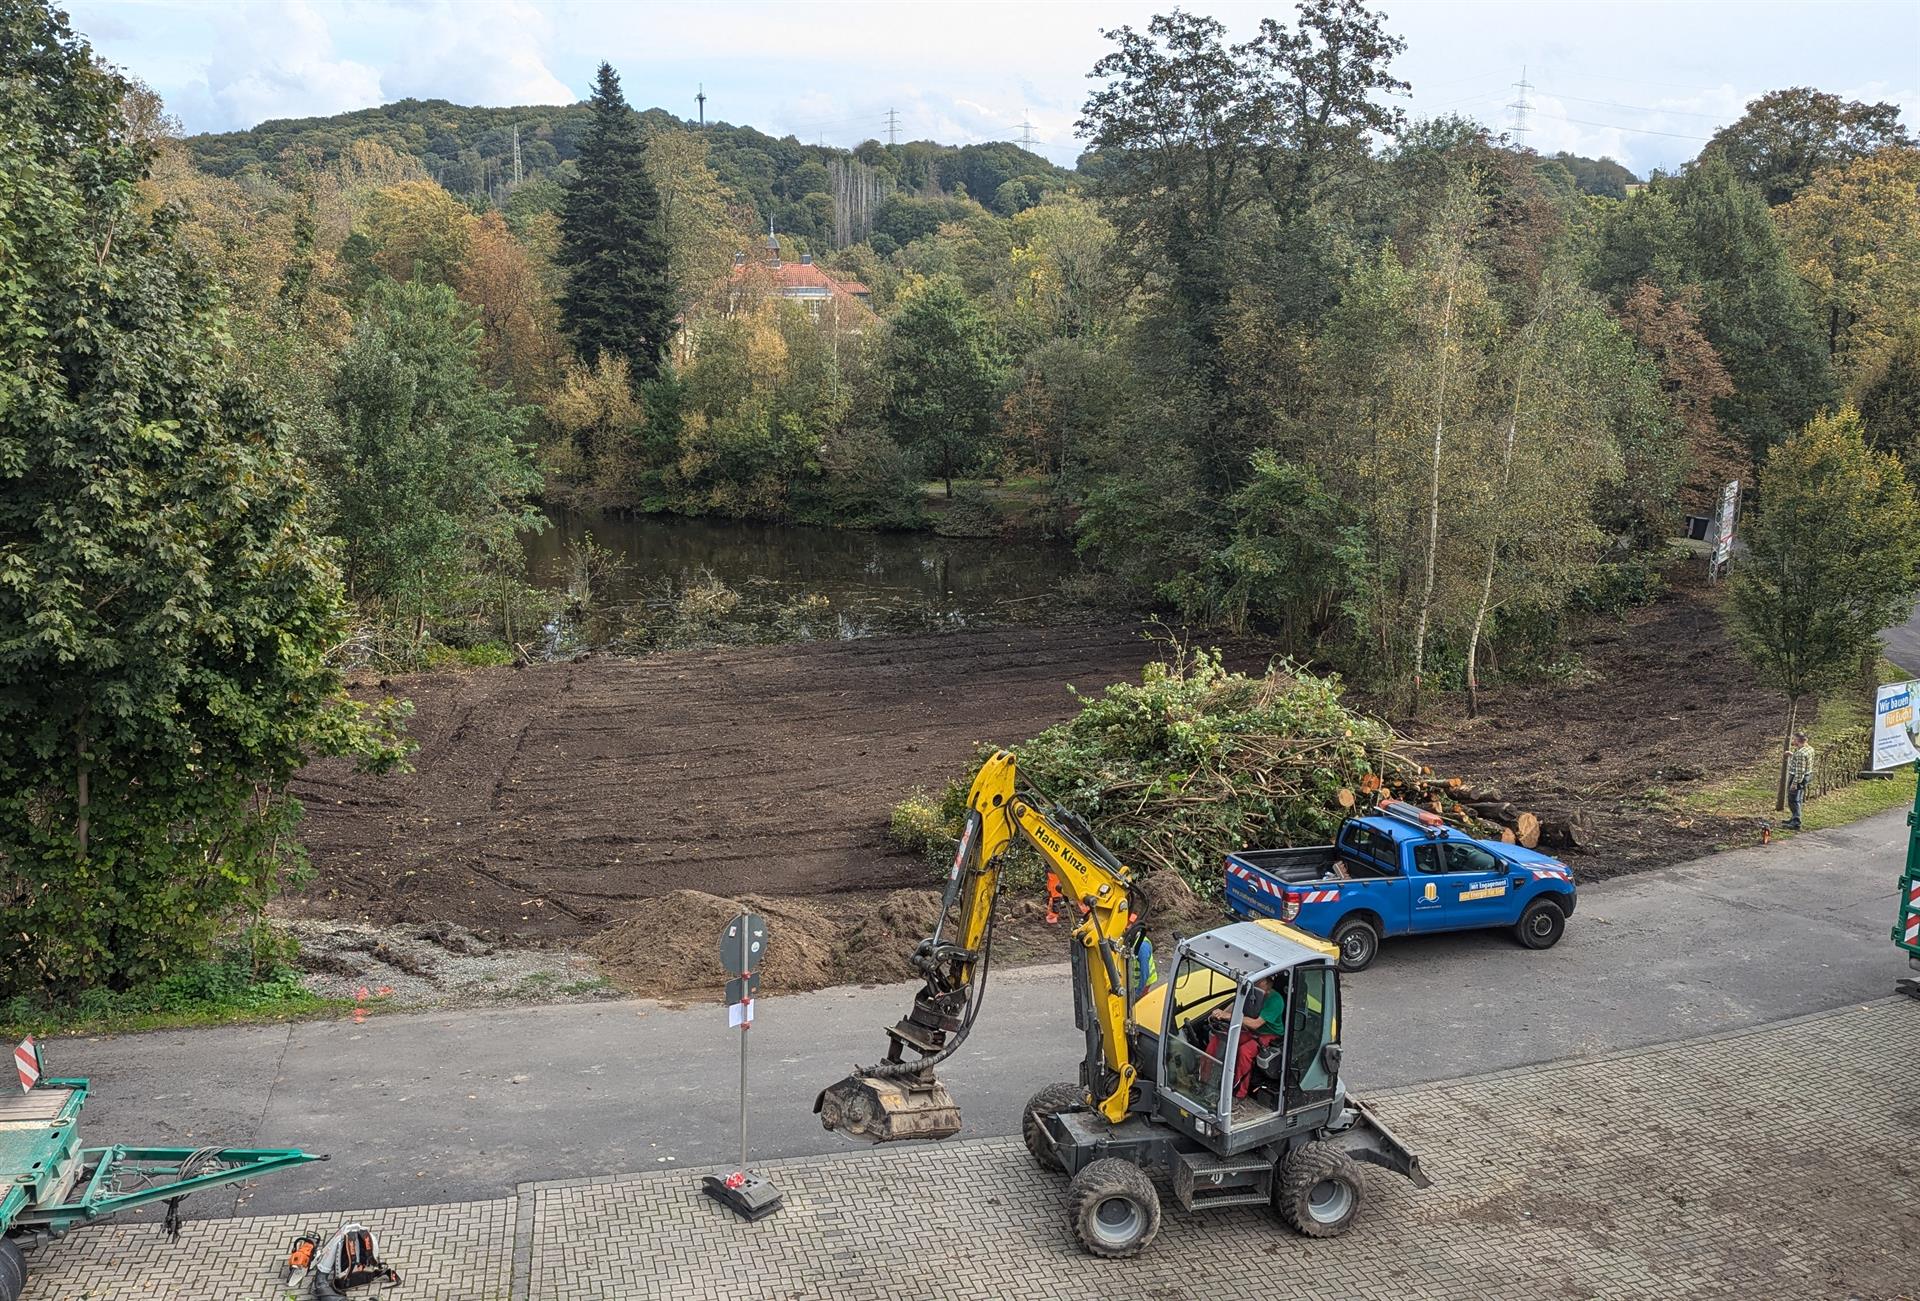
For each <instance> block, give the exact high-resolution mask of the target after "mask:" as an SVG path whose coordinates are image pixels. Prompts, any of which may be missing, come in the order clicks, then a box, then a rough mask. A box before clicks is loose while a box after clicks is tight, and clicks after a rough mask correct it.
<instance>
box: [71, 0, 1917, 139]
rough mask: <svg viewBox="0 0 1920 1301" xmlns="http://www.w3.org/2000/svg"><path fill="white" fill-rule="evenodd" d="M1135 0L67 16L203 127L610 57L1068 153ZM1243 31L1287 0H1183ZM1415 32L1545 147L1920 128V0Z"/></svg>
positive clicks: (1447, 109) (131, 8)
mask: <svg viewBox="0 0 1920 1301" xmlns="http://www.w3.org/2000/svg"><path fill="white" fill-rule="evenodd" d="M1171 7H1172V5H1171V3H1170V0H1161V3H1159V4H1154V3H1136V2H1135V0H1100V2H1098V3H1085V2H1082V0H1020V2H1018V3H1002V2H1000V0H976V2H975V3H966V4H962V3H952V2H950V0H919V2H917V3H915V2H913V0H885V2H879V3H864V2H853V0H843V2H840V3H829V2H828V0H788V2H787V3H755V2H751V0H734V2H732V3H726V4H712V3H709V4H700V3H687V2H685V0H682V2H681V3H674V4H662V3H650V2H642V0H627V2H625V3H616V2H614V0H69V4H68V10H69V13H70V15H71V17H72V20H73V24H74V26H75V28H76V29H77V30H78V31H79V32H81V33H82V34H83V35H85V36H86V37H87V38H88V39H90V40H91V41H92V42H93V44H94V47H95V49H96V51H97V52H98V53H99V54H100V55H101V56H102V57H104V58H105V59H107V60H108V61H109V62H111V63H114V64H116V65H118V66H119V67H121V68H123V69H125V70H126V71H128V72H130V73H132V74H133V75H134V76H137V77H139V78H140V79H141V80H143V81H145V82H146V83H147V84H148V85H150V86H152V87H153V88H154V89H155V90H157V91H159V92H160V94H161V96H162V97H163V98H164V99H165V101H166V103H167V105H168V107H169V109H170V110H171V111H172V112H173V113H174V115H175V116H177V117H178V118H180V119H181V121H182V123H183V124H184V126H185V128H186V130H187V131H188V132H200V131H227V130H235V129H239V128H244V127H249V126H253V125H255V124H257V123H259V122H261V121H263V120H265V119H268V118H276V117H308V116H316V115H322V114H328V113H338V112H344V111H346V110H349V109H356V108H367V107H371V106H373V105H376V104H382V103H387V102H389V101H392V100H396V99H404V98H408V97H413V98H419V99H431V98H438V99H448V100H452V101H454V102H455V103H460V104H487V105H511V104H566V103H572V102H574V101H576V100H579V99H583V98H585V96H586V93H587V90H588V88H589V86H590V85H591V82H592V80H593V75H594V70H595V68H596V67H597V66H598V65H599V63H600V61H601V60H603V59H604V60H606V61H608V62H610V63H612V64H613V65H614V66H615V67H616V68H617V69H619V71H620V74H621V79H622V82H623V83H624V85H625V88H626V93H627V98H628V100H629V101H630V102H631V103H633V104H634V105H635V106H636V107H639V108H650V107H656V106H657V107H661V108H665V109H667V110H669V111H671V112H674V113H677V114H679V115H681V116H683V117H687V118H692V117H694V116H695V114H696V113H697V111H698V109H697V106H696V104H695V100H694V96H695V94H696V93H697V91H698V90H699V89H701V88H702V87H704V89H705V91H706V94H707V106H706V108H707V117H708V119H709V120H710V121H712V120H719V121H727V122H733V123H739V124H744V125H751V126H754V127H757V128H759V129H760V130H762V131H766V132H769V133H770V134H773V135H787V134H793V135H795V136H798V137H799V138H800V139H802V140H804V141H807V142H810V143H811V142H820V143H825V144H833V145H842V146H851V145H855V144H858V143H859V142H860V141H862V140H865V139H869V138H876V139H882V140H884V139H886V137H887V115H888V112H889V110H892V111H894V112H897V114H898V123H899V132H900V137H899V138H900V139H902V140H908V139H933V140H939V141H942V142H945V143H950V144H966V143H973V142H978V141H985V140H1017V139H1020V138H1021V137H1022V134H1023V127H1026V126H1030V127H1031V135H1032V138H1033V141H1034V148H1035V149H1036V151H1037V152H1040V153H1042V154H1045V155H1047V156H1048V157H1050V158H1052V159H1053V160H1054V161H1056V162H1059V163H1061V164H1064V165H1071V164H1072V162H1073V160H1074V158H1075V157H1077V156H1078V154H1079V152H1080V143H1079V142H1078V141H1077V140H1076V139H1075V137H1074V121H1075V119H1076V117H1077V116H1078V110H1079V107H1080V104H1081V102H1082V101H1083V100H1084V98H1085V96H1086V92H1087V87H1088V81H1087V72H1088V71H1089V69H1091V68H1092V66H1093V64H1094V62H1095V61H1096V60H1097V59H1098V58H1099V57H1100V56H1101V54H1102V53H1103V52H1104V51H1105V50H1106V48H1108V43H1107V42H1106V41H1105V40H1104V38H1103V37H1102V36H1101V30H1102V29H1103V28H1113V27H1116V26H1119V25H1122V24H1132V25H1135V26H1139V25H1143V24H1144V23H1145V22H1146V20H1147V19H1148V18H1150V17H1151V16H1152V14H1153V13H1154V11H1155V10H1156V9H1165V8H1171ZM1183 7H1185V8H1187V9H1189V10H1191V11H1195V12H1205V13H1211V14H1213V15H1215V16H1216V17H1218V18H1219V19H1220V20H1221V21H1222V22H1224V23H1225V24H1226V25H1227V26H1228V28H1229V29H1230V31H1232V32H1233V34H1234V35H1235V36H1236V37H1242V38H1244V37H1245V36H1247V35H1250V34H1251V33H1252V32H1253V30H1254V29H1255V27H1256V26H1257V23H1258V21H1259V19H1260V18H1261V17H1262V16H1266V15H1271V16H1275V17H1280V18H1283V19H1287V18H1290V17H1291V15H1292V9H1291V6H1290V5H1288V4H1285V3H1282V2H1281V0H1273V2H1271V3H1262V4H1251V3H1240V2H1238V0H1216V2H1213V3H1208V2H1207V0H1190V2H1189V3H1188V4H1186V5H1185V6H1183ZM1377 7H1379V8H1382V9H1384V10H1385V11H1386V13H1387V16H1388V22H1387V26H1388V28H1389V30H1391V31H1394V32H1397V33H1398V34H1399V35H1401V36H1403V37H1404V38H1405V39H1406V42H1407V49H1406V53H1405V54H1403V55H1402V56H1401V57H1400V58H1399V59H1398V60H1396V62H1395V65H1394V69H1395V71H1396V72H1397V73H1398V75H1399V76H1400V77H1401V78H1402V79H1404V80H1407V81H1410V82H1411V83H1412V84H1413V91H1412V95H1411V98H1410V100H1409V102H1408V103H1407V104H1406V105H1405V107H1406V108H1407V109H1408V111H1409V112H1410V113H1411V114H1412V115H1414V116H1429V115H1436V114H1441V113H1461V114H1465V115H1468V116H1472V117H1476V118H1478V119H1480V120H1481V121H1483V122H1486V123H1488V124H1489V125H1492V126H1496V127H1499V128H1502V129H1507V128H1511V127H1512V126H1513V125H1514V124H1515V111H1514V109H1513V108H1512V107H1511V105H1513V104H1514V103H1515V102H1516V101H1518V100H1520V99H1521V98H1522V97H1523V92H1522V91H1521V90H1520V89H1518V86H1517V83H1519V82H1520V81H1521V80H1522V78H1523V76H1524V79H1525V81H1526V82H1527V84H1528V87H1529V89H1528V90H1526V91H1525V92H1524V99H1525V100H1526V102H1527V103H1528V105H1529V111H1528V113H1527V119H1526V125H1527V126H1528V127H1529V128H1530V129H1529V130H1528V131H1527V133H1526V134H1525V136H1524V139H1525V141H1526V143H1528V144H1529V145H1531V146H1532V147H1534V148H1535V149H1538V150H1539V151H1541V152H1542V153H1553V152H1556V151H1558V150H1563V149H1564V150H1567V151H1568V152H1571V153H1576V154H1583V155H1587V156H1591V157H1600V156H1606V157H1611V158H1614V159H1615V160H1617V161H1619V162H1621V163H1624V164H1626V165H1627V166H1628V167H1630V168H1632V169H1633V170H1634V171H1635V172H1637V173H1639V174H1641V175H1642V176H1644V175H1645V174H1646V172H1647V170H1648V169H1649V168H1654V167H1663V168H1669V169H1671V168H1674V167H1677V166H1678V165H1680V164H1681V163H1684V162H1685V161H1687V160H1688V159H1690V158H1692V157H1693V156H1694V155H1695V154H1697V153H1698V152H1699V149H1700V146H1701V144H1702V143H1704V142H1705V140H1706V138H1707V137H1709V136H1711V135H1712V134H1713V132H1714V131H1715V130H1716V129H1718V128H1719V127H1721V126H1723V125H1725V124H1726V123H1728V122H1730V121H1732V120H1733V119H1735V118H1737V117H1738V116H1739V115H1740V113H1741V111H1742V109H1743V107H1744V106H1745V104H1746V103H1747V101H1749V100H1751V99H1754V98H1756V97H1758V96H1759V95H1762V94H1764V93H1765V92H1767V91H1769V90H1775V89H1780V88H1782V87H1786V86H1795V85H1811V86H1816V87H1818V88H1820V89H1822V90H1828V91H1833V92H1836V93H1838V94H1841V95H1843V96H1845V97H1846V98H1849V99H1861V100H1868V101H1873V102H1878V101H1882V100H1888V101H1892V102H1893V103H1896V104H1898V105H1900V106H1901V108H1902V110H1903V113H1904V116H1905V120H1906V122H1907V124H1908V125H1909V127H1911V128H1913V129H1915V130H1916V131H1920V0H1824V2H1819V3H1787V2H1784V0H1782V2H1780V3H1760V2H1756V0H1722V2H1720V3H1686V2H1669V3H1635V2H1630V0H1615V2H1613V3H1599V2H1597V0H1515V2H1509V0H1478V2H1475V3H1468V2H1465V0H1445V2H1442V0H1418V2H1416V0H1382V2H1381V3H1380V4H1379V5H1377Z"/></svg>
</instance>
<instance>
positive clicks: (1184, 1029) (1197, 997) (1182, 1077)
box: [1160, 954, 1239, 1118]
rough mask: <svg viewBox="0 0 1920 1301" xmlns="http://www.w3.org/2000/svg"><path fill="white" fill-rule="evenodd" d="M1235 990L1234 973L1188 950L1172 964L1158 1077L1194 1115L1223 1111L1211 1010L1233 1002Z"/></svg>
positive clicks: (1221, 1077)
mask: <svg viewBox="0 0 1920 1301" xmlns="http://www.w3.org/2000/svg"><path fill="white" fill-rule="evenodd" d="M1238 993H1239V986H1238V985H1237V984H1236V983H1235V981H1234V978H1233V977H1232V976H1230V975H1228V974H1227V973H1226V972H1224V971H1219V970H1216V969H1215V968H1213V967H1210V966H1208V965H1207V964H1206V963H1204V962H1202V961H1200V960H1199V959H1198V958H1196V957H1194V956H1193V955H1192V954H1184V955H1182V957H1181V959H1180V963H1179V965H1178V966H1177V967H1175V969H1174V973H1173V980H1172V983H1171V987H1170V989H1169V991H1168V996H1167V1025H1166V1033H1165V1034H1164V1035H1162V1036H1161V1044H1162V1045H1163V1052H1164V1054H1165V1063H1164V1069H1163V1070H1162V1072H1161V1075H1160V1080H1161V1083H1162V1084H1163V1085H1164V1086H1165V1087H1166V1088H1167V1089H1169V1090H1170V1091H1171V1092H1173V1093H1174V1094H1176V1095H1177V1096H1178V1098H1179V1100H1180V1103H1181V1105H1183V1106H1185V1107H1186V1108H1187V1109H1188V1110H1190V1111H1192V1112H1194V1113H1195V1114H1196V1115H1202V1116H1207V1117H1210V1118H1217V1117H1219V1116H1220V1115H1221V1114H1222V1110H1221V1096H1222V1084H1223V1082H1224V1080H1225V1079H1226V1073H1225V1071H1223V1070H1222V1069H1221V1059H1220V1056H1219V1046H1218V1045H1217V1044H1216V1043H1215V1042H1214V1029H1215V1027H1214V1024H1213V1022H1212V1020H1211V1014H1212V1012H1213V1011H1214V1010H1215V1009H1216V1008H1220V1007H1227V1006H1231V1005H1232V1004H1233V1002H1234V999H1235V997H1236V996H1237V995H1238ZM1209 1049H1212V1050H1213V1051H1209Z"/></svg>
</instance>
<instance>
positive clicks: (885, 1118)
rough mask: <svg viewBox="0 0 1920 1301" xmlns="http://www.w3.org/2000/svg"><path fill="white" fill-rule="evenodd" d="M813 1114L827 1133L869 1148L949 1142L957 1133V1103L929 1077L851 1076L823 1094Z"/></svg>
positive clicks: (958, 1120) (945, 1087) (815, 1101)
mask: <svg viewBox="0 0 1920 1301" xmlns="http://www.w3.org/2000/svg"><path fill="white" fill-rule="evenodd" d="M813 1110H814V1112H815V1113H816V1114H817V1115H818V1116H819V1117H820V1123H821V1124H822V1125H824V1126H826V1127H827V1128H828V1129H831V1130H835V1131H837V1132H839V1133H842V1134H845V1135H847V1136H848V1137H850V1138H860V1139H865V1140H866V1141H867V1142H869V1143H892V1142H895V1141H897V1140H899V1139H905V1138H952V1137H953V1136H954V1135H955V1134H958V1133H959V1132H960V1106H959V1104H958V1103H956V1102H955V1101H954V1100H953V1095H952V1094H951V1093H948V1092H947V1086H946V1085H944V1084H942V1083H940V1081H938V1080H936V1079H934V1078H933V1077H932V1076H931V1075H924V1076H922V1075H909V1076H905V1077H904V1078H899V1079H894V1078H891V1077H883V1076H878V1075H849V1076H847V1078H846V1079H844V1080H841V1081H840V1082H839V1083H838V1084H834V1085H830V1086H828V1087H827V1088H825V1089H822V1090H821V1091H820V1096H819V1097H817V1098H815V1099H814V1100H813Z"/></svg>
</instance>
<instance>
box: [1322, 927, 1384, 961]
mask: <svg viewBox="0 0 1920 1301" xmlns="http://www.w3.org/2000/svg"><path fill="white" fill-rule="evenodd" d="M1333 943H1334V947H1335V948H1337V949H1339V950H1340V970H1342V971H1365V970H1366V969H1367V968H1368V967H1371V966H1372V965H1373V960H1374V959H1375V958H1377V957H1379V956H1380V928H1379V927H1378V926H1375V925H1374V924H1373V923H1372V922H1370V921H1368V920H1367V919H1366V918H1364V917H1349V918H1348V919H1347V920H1346V921H1343V922H1341V923H1340V925H1339V928H1338V929H1336V930H1335V931H1334V933H1333Z"/></svg>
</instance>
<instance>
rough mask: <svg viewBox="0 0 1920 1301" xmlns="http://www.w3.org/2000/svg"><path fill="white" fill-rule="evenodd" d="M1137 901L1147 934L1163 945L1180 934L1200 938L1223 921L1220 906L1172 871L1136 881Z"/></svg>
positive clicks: (1156, 873)
mask: <svg viewBox="0 0 1920 1301" xmlns="http://www.w3.org/2000/svg"><path fill="white" fill-rule="evenodd" d="M1133 898H1134V908H1135V910H1136V911H1137V912H1139V914H1140V919H1141V920H1142V921H1144V922H1145V923H1146V924H1147V932H1148V933H1149V934H1151V935H1153V936H1155V937H1157V939H1158V940H1160V941H1169V940H1171V939H1172V938H1173V937H1174V936H1175V935H1176V934H1178V935H1197V934H1199V933H1200V932H1201V931H1204V930H1206V929H1207V928H1208V927H1211V926H1218V925H1219V924H1220V923H1221V921H1222V919H1223V914H1222V913H1221V911H1220V909H1219V907H1218V906H1216V905H1214V904H1210V903H1208V902H1207V901H1206V900H1204V899H1202V898H1201V897H1200V896H1199V895H1197V894H1195V893H1194V892H1193V887H1192V886H1190V885H1188V884H1187V882H1186V878H1184V877H1182V876H1181V875H1180V874H1179V873H1178V872H1176V871H1174V870H1173V869H1171V868H1164V867H1163V868H1161V869H1159V870H1158V871H1155V872H1148V873H1147V874H1146V875H1145V876H1143V877H1141V878H1140V879H1139V880H1138V881H1135V882H1134V884H1133Z"/></svg>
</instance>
